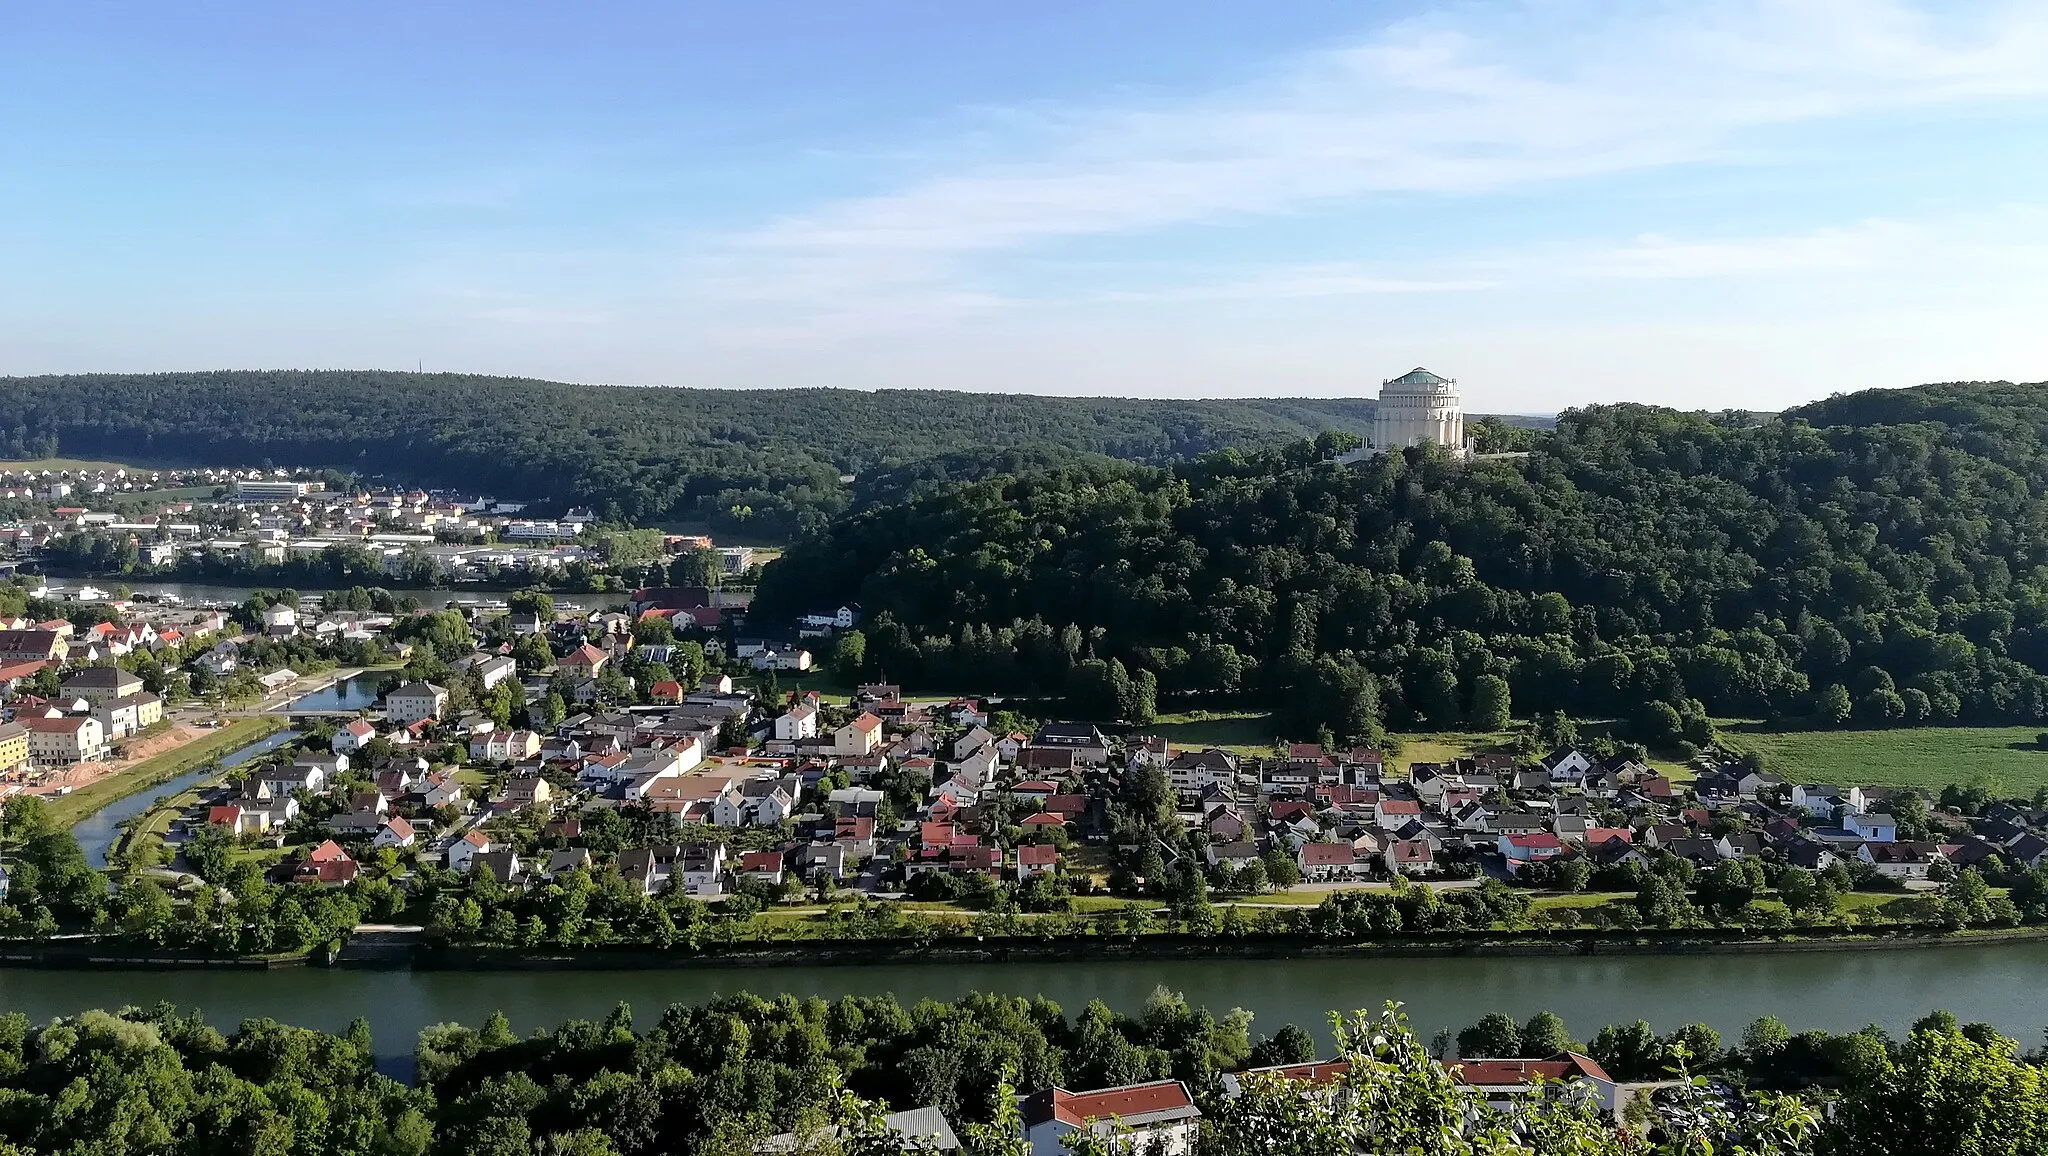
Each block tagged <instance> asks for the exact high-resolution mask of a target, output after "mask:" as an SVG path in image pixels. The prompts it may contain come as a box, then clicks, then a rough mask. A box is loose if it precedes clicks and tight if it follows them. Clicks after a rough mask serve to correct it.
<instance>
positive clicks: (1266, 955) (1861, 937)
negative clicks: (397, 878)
mask: <svg viewBox="0 0 2048 1156" xmlns="http://www.w3.org/2000/svg"><path fill="white" fill-rule="evenodd" d="M2042 942H2048V927H2014V928H1982V929H1965V930H1956V931H1950V930H1944V929H1938V928H1930V927H1901V928H1895V929H1886V930H1879V931H1870V930H1863V929H1857V928H1811V929H1806V930H1803V931H1798V932H1791V933H1787V934H1784V935H1779V936H1770V937H1759V936H1751V935H1748V934H1747V933H1745V932H1743V931H1741V930H1739V929H1728V930H1720V929H1714V928H1678V929H1672V930H1638V931H1631V932H1611V931H1585V930H1581V931H1545V932H1510V931H1492V932H1469V933H1460V934H1445V935H1432V936H1417V937H1414V938H1412V939H1402V938H1384V939H1377V940H1359V941H1331V940H1326V939H1319V938H1316V937H1313V936H1307V935H1295V934H1267V935H1247V936H1240V937H1224V936H1196V935H1180V934H1171V933H1160V934H1152V935H1143V936H1130V937H1108V936H1102V937H1095V936H1091V937H1084V938H1074V939H1044V938H1035V937H1023V936H1020V937H1016V938H993V937H969V936H959V937H950V938H943V939H936V940H920V939H887V940H865V941H843V942H837V943H817V942H811V943H806V944H803V945H800V946H799V945H787V946H772V945H762V944H754V943H734V944H727V945H719V946H715V947H707V948H696V949H689V948H672V949H662V948H654V947H642V946H603V947H586V948H577V949H574V950H564V949H559V948H555V949H550V948H495V947H440V946H433V945H430V944H426V943H424V942H410V943H400V942H386V943H384V944H382V945H381V946H380V948H379V950H377V951H375V952H366V953H357V952H351V951H347V950H344V951H343V953H342V955H341V958H340V960H339V961H338V962H337V964H336V966H339V967H342V968H350V969H357V970H365V969H367V970H385V971H412V972H500V971H691V970H700V969H707V968H708V969H722V968H733V967H748V968H755V967H760V968H805V967H873V966H892V967H894V966H919V965H929V964H945V965H957V964H1021V963H1066V964H1085V963H1108V962H1140V961H1146V960H1199V959H1213V960H1292V959H1332V960H1336V959H1352V960H1390V959H1445V958H1574V957H1578V958H1584V957H1591V956H1602V957H1612V956H1704V955H1778V954H1805V955H1812V954H1818V953H1828V952H1844V953H1851V952H1873V951H1898V950H1919V949H1925V948H1972V947H1988V946H1993V945H2006V944H2017V943H2042ZM307 962H309V957H308V956H261V957H257V956H249V957H223V956H218V955H201V954H193V955H184V954H179V953H175V952H166V951H163V950H161V949H156V948H149V947H142V948H135V949H124V946H123V945H121V943H120V941H119V940H113V939H109V940H93V939H90V938H87V937H80V938H79V939H74V940H69V941H64V942H56V943H50V944H42V945H29V944H11V945H4V946H0V967H31V968H34V967H89V968H116V969H124V970H125V969H184V968H200V969H213V968H221V967H248V968H263V969H268V968H278V967H297V966H302V965H304V964H306V963H307Z"/></svg>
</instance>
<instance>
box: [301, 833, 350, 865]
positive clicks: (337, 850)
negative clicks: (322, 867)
mask: <svg viewBox="0 0 2048 1156" xmlns="http://www.w3.org/2000/svg"><path fill="white" fill-rule="evenodd" d="M347 858H348V852H346V851H344V850H342V849H341V844H339V843H337V842H335V841H334V840H332V839H329V840H327V841H326V842H325V843H322V844H320V845H319V846H318V847H315V848H313V849H312V850H311V851H308V852H306V862H308V863H339V862H342V861H343V860H345V859H347Z"/></svg>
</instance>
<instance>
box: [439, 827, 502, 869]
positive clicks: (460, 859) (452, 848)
mask: <svg viewBox="0 0 2048 1156" xmlns="http://www.w3.org/2000/svg"><path fill="white" fill-rule="evenodd" d="M490 849H491V837H490V836H489V835H486V834H484V833H483V832H482V831H479V830H477V829H476V828H474V827H472V828H470V829H469V830H467V831H464V832H463V833H462V838H460V839H457V840H456V841H455V842H453V843H450V844H449V845H448V870H450V871H454V872H456V873H457V874H462V875H467V874H468V873H469V869H470V866H471V865H472V864H473V863H474V862H475V861H476V857H477V856H479V855H482V854H484V853H485V852H487V851H489V850H490Z"/></svg>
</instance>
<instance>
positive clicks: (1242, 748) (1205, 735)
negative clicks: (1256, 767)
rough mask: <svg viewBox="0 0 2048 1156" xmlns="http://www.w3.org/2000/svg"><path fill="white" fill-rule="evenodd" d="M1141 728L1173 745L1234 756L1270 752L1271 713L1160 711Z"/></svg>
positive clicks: (1271, 747) (1271, 736)
mask: <svg viewBox="0 0 2048 1156" xmlns="http://www.w3.org/2000/svg"><path fill="white" fill-rule="evenodd" d="M1145 729H1146V730H1147V731H1149V732H1151V733H1152V734H1155V735H1158V736H1159V737H1160V738H1163V739H1165V740H1166V741H1167V742H1169V743H1172V744H1173V745H1174V746H1177V747H1216V748H1219V749H1221V750H1226V751H1230V752H1232V753H1233V754H1238V755H1254V756H1257V755H1270V754H1272V753H1273V739H1274V729H1273V716H1272V715H1270V714H1266V713H1265V712H1263V711H1205V710H1197V711H1187V712H1184V713H1180V714H1163V715H1160V716H1159V717H1158V718H1157V719H1156V720H1154V722H1153V724H1152V725H1151V726H1149V727H1146V728H1145Z"/></svg>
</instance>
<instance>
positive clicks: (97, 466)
mask: <svg viewBox="0 0 2048 1156" xmlns="http://www.w3.org/2000/svg"><path fill="white" fill-rule="evenodd" d="M192 468H194V467H192V466H190V465H182V466H180V465H172V464H170V463H158V464H156V465H145V464H143V463H140V462H96V461H89V460H87V459H85V458H37V459H36V460H35V461H32V462H21V461H0V470H13V471H15V472H17V473H19V472H21V471H22V470H60V471H61V470H71V471H73V472H76V471H78V470H128V471H131V472H133V471H135V470H141V471H143V472H145V473H158V472H160V471H163V470H170V469H192Z"/></svg>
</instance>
